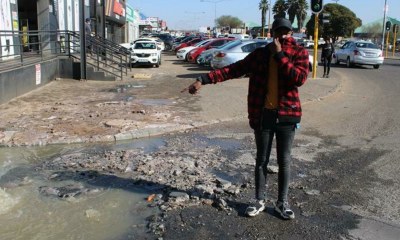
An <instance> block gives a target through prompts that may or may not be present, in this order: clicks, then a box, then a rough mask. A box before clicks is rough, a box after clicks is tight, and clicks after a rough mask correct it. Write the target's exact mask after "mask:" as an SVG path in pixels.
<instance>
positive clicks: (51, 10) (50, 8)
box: [49, 5, 53, 13]
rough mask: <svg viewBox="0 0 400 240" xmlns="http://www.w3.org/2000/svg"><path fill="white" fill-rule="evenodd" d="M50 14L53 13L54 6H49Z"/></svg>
mask: <svg viewBox="0 0 400 240" xmlns="http://www.w3.org/2000/svg"><path fill="white" fill-rule="evenodd" d="M49 12H51V13H52V12H53V5H49Z"/></svg>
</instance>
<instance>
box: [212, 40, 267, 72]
mask: <svg viewBox="0 0 400 240" xmlns="http://www.w3.org/2000/svg"><path fill="white" fill-rule="evenodd" d="M268 43H270V41H265V40H256V39H254V40H239V41H235V44H231V45H229V46H228V47H226V48H224V49H221V50H218V51H216V52H215V53H214V57H213V59H212V60H211V67H212V68H214V69H219V68H223V67H226V66H228V65H230V64H232V63H235V62H237V61H239V60H242V59H244V58H245V57H246V56H247V55H249V54H250V53H251V52H253V51H254V50H256V49H257V48H260V47H264V46H266V45H267V44H268Z"/></svg>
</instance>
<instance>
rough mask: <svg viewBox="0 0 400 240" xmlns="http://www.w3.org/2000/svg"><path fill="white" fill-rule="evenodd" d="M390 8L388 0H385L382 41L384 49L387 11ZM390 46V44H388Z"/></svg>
mask: <svg viewBox="0 0 400 240" xmlns="http://www.w3.org/2000/svg"><path fill="white" fill-rule="evenodd" d="M387 10H388V5H387V0H385V6H384V7H383V24H382V42H381V50H382V51H383V45H384V43H385V23H386V12H387ZM386 47H388V46H386Z"/></svg>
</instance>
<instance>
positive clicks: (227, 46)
mask: <svg viewBox="0 0 400 240" xmlns="http://www.w3.org/2000/svg"><path fill="white" fill-rule="evenodd" d="M240 44H242V41H240V40H236V41H230V42H227V43H225V44H224V45H222V46H220V47H219V49H222V48H223V49H232V48H234V47H236V46H238V45H240Z"/></svg>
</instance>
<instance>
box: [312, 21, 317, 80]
mask: <svg viewBox="0 0 400 240" xmlns="http://www.w3.org/2000/svg"><path fill="white" fill-rule="evenodd" d="M318 15H319V14H318V13H317V14H315V26H314V59H313V75H312V78H314V79H315V78H316V77H317V59H318V58H317V55H318Z"/></svg>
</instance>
